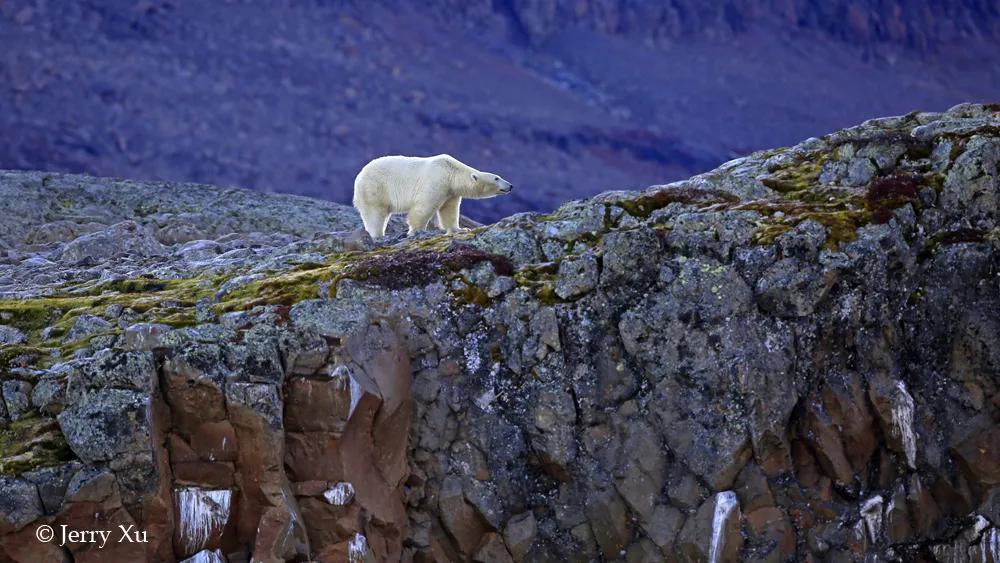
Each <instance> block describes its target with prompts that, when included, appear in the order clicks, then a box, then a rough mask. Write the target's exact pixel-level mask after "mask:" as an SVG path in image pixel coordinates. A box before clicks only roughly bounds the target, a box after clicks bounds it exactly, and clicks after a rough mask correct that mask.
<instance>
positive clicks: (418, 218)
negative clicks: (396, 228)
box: [406, 205, 437, 236]
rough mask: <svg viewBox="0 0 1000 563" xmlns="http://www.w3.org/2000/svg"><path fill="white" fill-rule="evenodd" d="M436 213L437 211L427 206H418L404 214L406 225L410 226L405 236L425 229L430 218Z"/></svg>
mask: <svg viewBox="0 0 1000 563" xmlns="http://www.w3.org/2000/svg"><path fill="white" fill-rule="evenodd" d="M435 213H437V209H435V208H434V207H432V206H429V205H418V206H416V207H413V208H412V209H410V211H409V212H408V213H407V214H406V224H407V225H409V226H410V230H409V231H407V233H406V235H407V236H413V235H414V234H415V233H416V232H417V231H422V230H424V229H426V228H427V223H428V222H429V221H430V220H431V217H432V216H433V215H434V214H435Z"/></svg>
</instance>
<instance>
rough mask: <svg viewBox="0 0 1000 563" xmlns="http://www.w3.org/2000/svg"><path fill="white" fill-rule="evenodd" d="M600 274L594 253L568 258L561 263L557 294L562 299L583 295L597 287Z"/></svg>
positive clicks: (557, 280)
mask: <svg viewBox="0 0 1000 563" xmlns="http://www.w3.org/2000/svg"><path fill="white" fill-rule="evenodd" d="M599 275H600V273H599V271H598V266H597V257H596V256H594V254H593V253H590V252H588V253H585V254H583V255H581V256H579V257H577V258H567V259H566V260H563V261H562V262H561V263H560V264H559V271H558V273H557V274H556V289H555V291H556V295H558V296H559V297H561V298H562V299H570V298H572V297H578V296H580V295H583V294H585V293H587V292H588V291H590V290H592V289H594V288H595V287H597V281H598V276H599Z"/></svg>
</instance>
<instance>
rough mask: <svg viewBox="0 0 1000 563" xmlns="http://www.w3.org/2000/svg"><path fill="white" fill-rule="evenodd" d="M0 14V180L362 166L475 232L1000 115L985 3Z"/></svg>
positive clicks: (307, 186)
mask: <svg viewBox="0 0 1000 563" xmlns="http://www.w3.org/2000/svg"><path fill="white" fill-rule="evenodd" d="M850 6H851V7H848V6H847V3H846V2H820V1H818V0H784V1H777V0H772V1H769V2H762V1H750V0H747V1H732V2H720V3H713V5H712V6H709V7H705V6H704V5H703V3H700V2H695V1H693V0H672V1H670V2H648V3H647V2H640V3H636V2H624V1H618V2H614V1H612V2H597V1H596V0H595V1H584V2H559V1H550V2H545V1H532V2H527V1H521V0H509V1H499V0H498V1H494V2H459V1H454V0H452V1H449V0H439V1H430V2H426V3H422V4H421V5H420V7H418V5H417V3H398V2H337V3H326V2H318V1H312V2H306V1H295V2H291V1H288V2H272V1H266V2H265V1H263V0H248V1H231V2H167V1H125V0H113V1H102V2H97V1H90V2H86V1H81V2H73V3H55V2H44V1H41V0H35V1H24V0H7V1H0V45H3V47H4V49H2V52H0V110H2V111H0V168H22V169H45V170H60V171H72V172H87V173H92V174H98V175H114V176H125V177H131V178H149V179H166V180H189V181H198V182H207V183H213V184H231V185H239V186H244V187H252V188H256V189H260V190H265V191H280V192H290V193H296V194H304V195H310V196H318V197H322V198H326V199H331V200H334V201H339V202H345V203H346V202H349V200H350V194H351V190H352V184H353V178H354V175H355V174H356V173H357V171H358V170H359V169H360V167H361V166H362V165H363V164H364V163H365V162H367V161H368V160H370V159H371V158H374V157H376V156H379V155H383V154H393V153H399V154H415V155H427V154H437V153H442V152H447V153H450V154H452V155H454V156H456V157H457V158H459V159H461V160H463V161H465V162H467V163H468V164H470V165H472V166H475V167H478V168H482V169H486V170H491V171H496V172H498V173H501V174H503V175H504V176H505V177H507V178H508V179H510V180H511V181H512V182H514V183H515V184H517V185H518V186H519V190H518V192H515V194H514V195H512V196H510V197H506V198H498V199H495V200H490V201H485V202H475V203H470V204H468V205H467V206H465V207H464V208H463V211H464V212H465V213H466V214H468V215H470V216H471V217H473V218H477V219H480V220H491V219H495V218H497V217H500V216H503V215H508V214H510V213H514V212H517V211H524V210H546V209H550V208H552V207H554V206H555V205H556V204H557V203H559V202H562V201H565V200H567V199H571V198H575V197H581V196H585V195H588V194H593V193H597V192H599V191H603V190H608V189H622V188H637V187H644V186H646V185H649V184H655V183H663V182H666V181H670V180H676V179H679V178H683V177H687V176H689V175H691V174H693V173H697V172H701V171H704V170H707V169H710V168H712V167H714V166H716V165H717V164H719V163H720V162H722V161H725V160H727V159H729V158H732V157H733V156H735V155H739V154H744V153H746V152H749V151H751V150H754V149H759V148H764V147H771V146H777V145H783V144H789V143H792V142H795V141H797V140H800V139H802V138H805V137H808V136H811V135H816V136H818V135H822V134H824V133H825V132H828V131H832V130H834V129H837V128H839V127H843V126H846V125H848V124H851V123H855V122H857V121H859V120H863V119H865V118H868V117H874V116H878V115H891V114H900V113H906V112H908V111H911V110H915V109H922V110H943V109H945V108H947V107H949V106H950V105H952V104H955V103H958V102H961V101H990V100H995V99H997V98H1000V65H998V64H997V57H996V55H995V53H996V52H997V48H998V46H1000V39H998V38H1000V23H998V22H1000V2H997V1H987V0H963V1H956V2H947V3H941V2H931V1H930V0H883V1H875V0H868V1H864V2H852V3H850Z"/></svg>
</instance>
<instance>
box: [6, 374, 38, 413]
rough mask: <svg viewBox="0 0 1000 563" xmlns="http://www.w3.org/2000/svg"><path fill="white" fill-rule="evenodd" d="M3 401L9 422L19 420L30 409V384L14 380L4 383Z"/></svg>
mask: <svg viewBox="0 0 1000 563" xmlns="http://www.w3.org/2000/svg"><path fill="white" fill-rule="evenodd" d="M3 401H4V403H5V404H6V406H7V416H8V417H10V419H11V420H18V419H20V418H21V417H22V416H24V415H25V414H27V413H28V412H29V410H30V409H31V384H30V383H28V382H27V381H18V380H16V379H9V380H7V381H4V382H3Z"/></svg>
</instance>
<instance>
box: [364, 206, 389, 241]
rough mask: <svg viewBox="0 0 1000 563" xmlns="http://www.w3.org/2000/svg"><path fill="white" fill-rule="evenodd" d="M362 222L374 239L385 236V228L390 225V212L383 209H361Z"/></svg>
mask: <svg viewBox="0 0 1000 563" xmlns="http://www.w3.org/2000/svg"><path fill="white" fill-rule="evenodd" d="M358 211H359V213H361V222H362V223H364V224H365V230H366V231H368V234H369V235H371V237H372V238H373V239H376V238H381V237H384V236H385V227H386V225H388V224H389V210H388V209H384V208H381V207H365V208H364V209H359V210H358Z"/></svg>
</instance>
